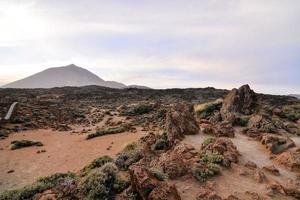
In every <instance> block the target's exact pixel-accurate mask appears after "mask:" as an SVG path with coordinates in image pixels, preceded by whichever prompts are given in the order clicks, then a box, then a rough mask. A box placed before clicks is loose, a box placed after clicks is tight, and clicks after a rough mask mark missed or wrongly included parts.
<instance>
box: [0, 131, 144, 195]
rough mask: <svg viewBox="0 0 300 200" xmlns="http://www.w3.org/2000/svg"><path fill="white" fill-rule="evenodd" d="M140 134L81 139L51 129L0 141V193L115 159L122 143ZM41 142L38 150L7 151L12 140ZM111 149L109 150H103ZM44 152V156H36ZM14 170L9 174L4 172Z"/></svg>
mask: <svg viewBox="0 0 300 200" xmlns="http://www.w3.org/2000/svg"><path fill="white" fill-rule="evenodd" d="M142 136H143V134H142V132H141V131H139V129H138V131H137V132H136V133H130V132H125V133H121V134H116V135H107V136H102V137H98V138H94V139H92V140H85V135H78V134H70V133H68V132H57V131H51V130H36V131H25V132H20V133H15V134H11V135H10V136H9V137H8V138H7V139H5V140H0V148H1V149H2V150H0V191H3V190H6V189H13V188H18V187H21V186H24V185H26V184H29V183H32V182H34V180H35V179H36V178H38V177H41V176H47V175H51V174H53V173H57V172H68V171H71V172H77V171H79V170H80V169H82V168H83V167H84V166H85V165H86V164H88V163H90V162H91V161H93V160H94V159H96V158H98V157H100V156H103V155H109V156H112V157H115V156H116V154H117V153H118V152H120V151H121V150H122V149H123V148H124V146H126V144H128V143H131V142H133V141H137V140H138V139H139V138H140V137H142ZM21 139H28V140H35V141H41V142H42V143H43V144H44V146H42V147H27V148H23V149H18V150H10V149H9V148H10V142H11V141H13V140H21ZM109 146H112V147H111V149H110V150H107V148H108V147H109ZM38 150H46V152H45V153H39V154H38V153H37V151H38ZM10 170H14V172H13V173H8V171H10Z"/></svg>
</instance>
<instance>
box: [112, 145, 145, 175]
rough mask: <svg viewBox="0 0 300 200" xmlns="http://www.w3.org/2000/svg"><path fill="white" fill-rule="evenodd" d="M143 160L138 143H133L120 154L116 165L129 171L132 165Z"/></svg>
mask: <svg viewBox="0 0 300 200" xmlns="http://www.w3.org/2000/svg"><path fill="white" fill-rule="evenodd" d="M141 158H142V155H141V153H140V150H139V148H138V145H137V143H135V142H133V143H131V144H128V145H127V146H126V147H125V148H124V149H123V150H122V152H121V153H120V154H119V156H118V158H117V159H116V162H115V163H116V165H117V166H118V167H119V168H120V169H122V170H127V169H128V168H129V167H130V165H132V164H133V163H136V162H137V161H139V160H140V159H141Z"/></svg>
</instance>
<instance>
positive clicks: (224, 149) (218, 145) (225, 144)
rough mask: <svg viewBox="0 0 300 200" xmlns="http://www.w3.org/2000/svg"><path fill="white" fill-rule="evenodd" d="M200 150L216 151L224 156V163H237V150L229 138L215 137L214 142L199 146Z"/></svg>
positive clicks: (227, 164)
mask: <svg viewBox="0 0 300 200" xmlns="http://www.w3.org/2000/svg"><path fill="white" fill-rule="evenodd" d="M201 151H202V152H216V153H219V154H220V155H222V156H223V157H224V164H225V165H226V166H230V163H237V162H238V160H239V155H240V154H239V152H238V150H237V148H236V146H235V145H234V144H233V143H232V141H231V140H230V139H229V138H225V137H221V138H217V139H216V140H215V141H214V142H212V143H210V144H208V145H204V146H202V147H201Z"/></svg>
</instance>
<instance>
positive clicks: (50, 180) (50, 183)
mask: <svg viewBox="0 0 300 200" xmlns="http://www.w3.org/2000/svg"><path fill="white" fill-rule="evenodd" d="M75 177H76V176H75V174H73V173H66V174H63V173H57V174H54V175H51V176H48V177H43V178H40V179H38V180H37V181H36V182H35V183H33V184H32V185H29V186H25V187H24V188H21V189H18V190H11V191H5V192H3V193H2V194H1V195H0V200H20V199H33V197H34V196H35V195H36V194H38V193H41V192H43V191H46V190H48V189H50V188H51V189H52V188H55V187H58V186H59V185H60V184H61V183H62V182H64V180H66V179H75Z"/></svg>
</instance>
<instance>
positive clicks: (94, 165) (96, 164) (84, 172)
mask: <svg viewBox="0 0 300 200" xmlns="http://www.w3.org/2000/svg"><path fill="white" fill-rule="evenodd" d="M110 162H114V160H113V159H112V158H111V157H109V156H101V157H100V158H97V159H95V160H94V161H93V162H91V163H90V164H89V165H87V166H85V167H84V168H83V169H82V170H80V175H81V176H86V175H87V174H88V173H90V172H91V171H92V170H93V169H95V168H100V167H102V166H103V165H105V164H106V163H110Z"/></svg>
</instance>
